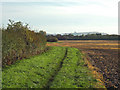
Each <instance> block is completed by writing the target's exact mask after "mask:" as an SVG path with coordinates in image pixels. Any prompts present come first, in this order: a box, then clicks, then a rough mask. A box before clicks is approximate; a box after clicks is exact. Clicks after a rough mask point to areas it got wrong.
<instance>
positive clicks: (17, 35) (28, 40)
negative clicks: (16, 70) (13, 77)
mask: <svg viewBox="0 0 120 90" xmlns="http://www.w3.org/2000/svg"><path fill="white" fill-rule="evenodd" d="M45 35H46V33H45V32H44V31H40V32H34V31H31V30H29V28H28V24H25V25H23V23H22V22H20V21H19V22H14V21H11V20H9V24H8V26H7V28H6V29H2V65H3V66H5V65H10V64H12V63H14V62H15V61H16V60H20V59H22V58H28V57H30V56H31V55H35V54H40V53H42V52H44V51H45V49H46V36H45Z"/></svg>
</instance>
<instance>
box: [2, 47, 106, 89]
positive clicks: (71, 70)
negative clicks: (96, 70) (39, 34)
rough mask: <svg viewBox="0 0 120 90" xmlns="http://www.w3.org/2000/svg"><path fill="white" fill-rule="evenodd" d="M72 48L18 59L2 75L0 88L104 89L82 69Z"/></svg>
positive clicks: (85, 68) (78, 54)
mask: <svg viewBox="0 0 120 90" xmlns="http://www.w3.org/2000/svg"><path fill="white" fill-rule="evenodd" d="M81 57H82V53H81V52H80V51H79V50H78V49H76V48H69V47H50V49H49V50H48V51H47V52H46V53H43V54H41V55H36V56H33V57H30V58H28V59H23V60H18V61H17V62H16V63H15V64H13V65H11V66H7V67H5V68H4V69H3V72H2V79H3V82H2V87H3V88H105V87H104V84H103V82H101V81H99V80H97V79H96V78H95V77H93V75H92V73H91V71H90V70H89V69H88V68H87V67H86V65H85V62H84V60H83V58H81Z"/></svg>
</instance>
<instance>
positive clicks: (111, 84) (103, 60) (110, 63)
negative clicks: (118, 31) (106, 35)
mask: <svg viewBox="0 0 120 90" xmlns="http://www.w3.org/2000/svg"><path fill="white" fill-rule="evenodd" d="M48 46H69V47H75V48H78V49H79V50H81V51H82V52H83V53H84V54H86V56H87V58H88V61H89V62H90V63H91V64H92V65H93V66H94V67H97V68H98V72H99V73H101V74H102V75H103V79H104V81H103V82H104V83H105V86H106V87H107V88H118V87H119V85H120V82H119V80H120V77H119V76H118V74H120V72H119V70H118V69H119V68H118V60H119V55H118V50H120V48H118V41H106V40H69V41H67V40H63V41H59V43H49V44H48Z"/></svg>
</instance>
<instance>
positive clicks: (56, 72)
mask: <svg viewBox="0 0 120 90" xmlns="http://www.w3.org/2000/svg"><path fill="white" fill-rule="evenodd" d="M67 52H68V48H66V51H65V55H64V57H63V59H62V61H61V62H60V65H59V67H58V69H57V70H56V71H55V72H54V74H53V75H52V76H51V78H50V79H49V81H48V82H47V84H46V86H45V88H50V86H51V83H52V82H53V81H54V78H55V76H56V75H57V74H58V72H59V71H60V69H61V68H62V65H63V62H64V60H65V58H66V57H67Z"/></svg>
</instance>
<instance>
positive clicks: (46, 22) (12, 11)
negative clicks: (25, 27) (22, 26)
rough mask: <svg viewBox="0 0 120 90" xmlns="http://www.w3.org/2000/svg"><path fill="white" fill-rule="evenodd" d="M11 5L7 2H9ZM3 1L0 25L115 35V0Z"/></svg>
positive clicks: (55, 31)
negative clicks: (10, 24) (0, 23)
mask: <svg viewBox="0 0 120 90" xmlns="http://www.w3.org/2000/svg"><path fill="white" fill-rule="evenodd" d="M10 1H11V2H10ZM27 1H29V2H25V0H21V2H20V1H19V2H18V0H9V1H8V0H4V1H2V3H0V7H1V5H2V17H1V16H0V18H2V24H4V26H6V25H7V23H8V19H11V20H14V21H22V22H23V23H28V24H29V26H30V27H31V29H34V30H37V31H39V30H45V31H46V32H47V33H68V32H75V31H76V32H90V31H98V32H105V33H108V34H117V33H118V1H119V0H59V1H58V0H27Z"/></svg>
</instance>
